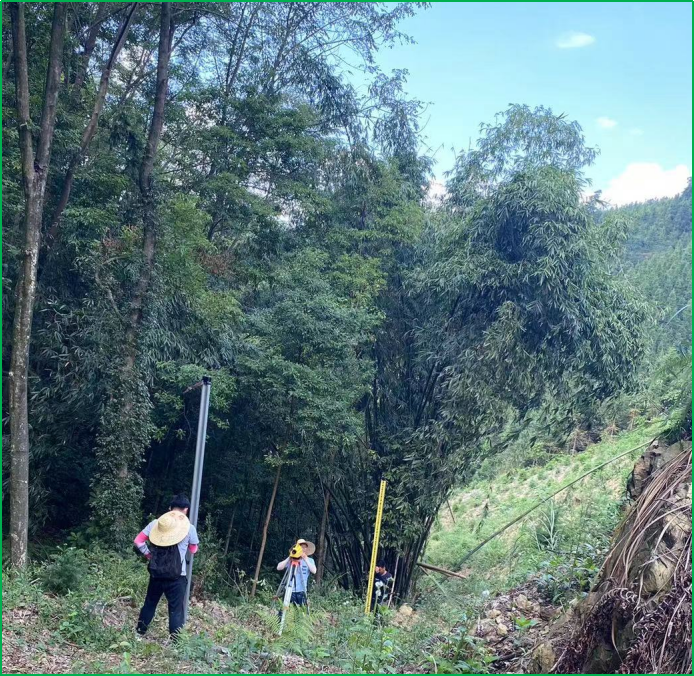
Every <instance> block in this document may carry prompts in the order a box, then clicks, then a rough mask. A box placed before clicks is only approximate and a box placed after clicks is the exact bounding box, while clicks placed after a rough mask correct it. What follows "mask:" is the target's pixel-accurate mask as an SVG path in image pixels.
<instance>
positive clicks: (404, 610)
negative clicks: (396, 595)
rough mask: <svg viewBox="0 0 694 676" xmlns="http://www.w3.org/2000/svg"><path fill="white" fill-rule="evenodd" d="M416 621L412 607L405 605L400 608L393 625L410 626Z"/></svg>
mask: <svg viewBox="0 0 694 676" xmlns="http://www.w3.org/2000/svg"><path fill="white" fill-rule="evenodd" d="M414 620H415V612H414V610H412V606H410V605H408V604H407V603H403V604H402V605H401V606H400V608H398V612H397V615H396V616H395V618H394V619H393V624H396V625H398V626H409V625H411V624H412V623H413V622H414Z"/></svg>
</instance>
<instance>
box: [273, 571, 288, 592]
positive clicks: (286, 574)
mask: <svg viewBox="0 0 694 676" xmlns="http://www.w3.org/2000/svg"><path fill="white" fill-rule="evenodd" d="M288 579H289V568H287V570H285V571H284V576H283V577H282V582H280V586H279V587H277V591H276V592H275V596H276V597H277V598H279V596H280V594H281V593H282V592H283V591H284V589H285V586H286V584H287V580H288Z"/></svg>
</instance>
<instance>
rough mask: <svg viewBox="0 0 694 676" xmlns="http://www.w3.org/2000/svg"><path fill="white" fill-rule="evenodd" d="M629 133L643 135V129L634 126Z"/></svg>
mask: <svg viewBox="0 0 694 676" xmlns="http://www.w3.org/2000/svg"><path fill="white" fill-rule="evenodd" d="M629 134H630V135H631V136H643V129H640V128H639V127H632V128H631V129H630V130H629Z"/></svg>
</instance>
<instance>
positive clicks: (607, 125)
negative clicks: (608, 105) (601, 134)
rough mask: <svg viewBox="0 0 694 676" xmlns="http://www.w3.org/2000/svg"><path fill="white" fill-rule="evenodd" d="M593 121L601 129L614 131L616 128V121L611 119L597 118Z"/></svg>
mask: <svg viewBox="0 0 694 676" xmlns="http://www.w3.org/2000/svg"><path fill="white" fill-rule="evenodd" d="M595 121H596V122H597V123H598V127H600V128H601V129H614V128H615V127H616V126H617V120H613V119H612V118H611V117H599V118H598V119H597V120H595Z"/></svg>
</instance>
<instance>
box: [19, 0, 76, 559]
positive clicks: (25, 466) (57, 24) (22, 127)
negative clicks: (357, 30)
mask: <svg viewBox="0 0 694 676" xmlns="http://www.w3.org/2000/svg"><path fill="white" fill-rule="evenodd" d="M10 12H11V15H12V44H13V48H14V64H15V65H14V68H15V82H16V98H17V121H18V125H19V143H20V149H21V158H22V181H23V185H24V226H23V227H24V247H23V248H24V250H23V261H22V266H21V272H20V279H19V281H18V284H17V287H16V288H17V291H16V300H15V309H14V312H15V315H14V327H13V332H12V358H11V366H10V372H9V378H10V425H11V427H10V434H11V442H10V443H11V445H10V462H11V467H10V495H11V505H10V538H11V562H12V564H13V565H14V566H17V567H24V566H25V565H26V563H27V540H28V528H29V408H28V406H29V404H28V393H29V383H28V370H29V353H30V341H31V326H32V321H33V315H34V302H35V300H36V276H37V271H38V258H39V250H40V247H41V226H42V215H43V206H44V201H45V196H46V182H47V180H48V171H49V168H50V161H51V149H52V147H53V137H54V133H55V122H56V114H57V106H58V93H59V89H60V76H61V72H62V63H63V43H64V39H65V12H66V6H65V5H64V4H63V3H56V5H55V7H54V10H53V23H52V27H51V38H50V47H49V50H48V68H47V75H46V87H45V92H44V98H43V109H42V111H41V121H40V123H39V127H38V139H37V141H36V150H34V139H33V138H32V128H33V125H32V121H31V114H30V108H29V97H30V91H29V66H28V60H27V38H26V23H25V17H24V6H23V5H22V4H20V3H11V5H10Z"/></svg>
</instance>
